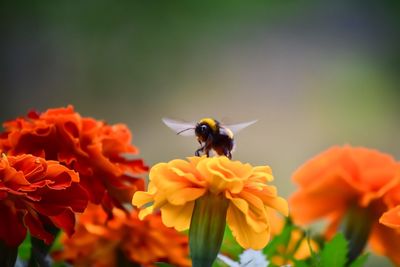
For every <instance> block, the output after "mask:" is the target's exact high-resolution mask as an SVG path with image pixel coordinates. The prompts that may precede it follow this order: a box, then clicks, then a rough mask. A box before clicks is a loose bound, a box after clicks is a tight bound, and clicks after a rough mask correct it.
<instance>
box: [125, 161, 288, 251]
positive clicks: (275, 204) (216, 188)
mask: <svg viewBox="0 0 400 267" xmlns="http://www.w3.org/2000/svg"><path fill="white" fill-rule="evenodd" d="M272 180H273V176H272V172H271V168H270V167H268V166H256V167H253V166H251V165H250V164H244V163H242V162H240V161H232V160H229V159H228V158H227V157H224V156H222V157H211V158H207V157H189V158H188V160H187V161H186V160H180V159H177V160H172V161H170V162H168V163H159V164H157V165H155V166H154V167H153V168H152V169H151V170H150V183H149V186H148V192H140V191H139V192H136V193H135V195H134V197H133V200H132V203H133V205H135V206H138V207H143V206H146V205H147V204H148V203H153V204H152V205H151V206H148V207H146V208H144V209H142V210H141V211H140V213H139V217H140V218H142V219H143V218H144V217H145V216H147V215H148V214H150V213H152V212H153V211H154V210H156V209H160V210H161V216H162V220H163V223H164V224H165V225H166V226H169V227H174V228H175V229H177V230H180V231H181V230H186V229H188V228H189V226H190V224H191V220H192V214H193V218H194V217H195V216H197V215H196V214H197V213H198V212H200V211H199V209H200V208H201V206H202V205H203V204H202V203H206V202H209V203H210V202H211V203H212V204H213V205H214V206H215V207H217V206H218V207H220V212H219V213H218V214H222V215H221V216H223V217H224V218H223V219H224V226H225V215H226V222H227V223H228V226H229V228H230V229H231V230H232V232H233V235H234V237H235V238H236V240H237V242H238V243H239V244H240V245H241V246H242V247H243V248H246V249H247V248H252V249H257V250H258V249H262V248H263V247H264V246H265V245H266V244H267V243H268V241H269V238H270V218H269V215H268V214H269V209H275V210H278V211H279V212H281V213H282V214H284V215H287V214H288V205H287V202H286V200H285V199H283V198H281V197H279V196H278V195H277V190H276V188H275V187H274V186H271V185H268V184H267V182H271V181H272ZM195 203H196V205H197V207H198V208H197V209H195V208H194V207H195ZM218 207H217V208H218ZM204 210H207V209H204ZM204 210H203V211H204ZM207 212H208V211H207ZM200 213H201V212H200ZM218 214H217V213H215V214H214V215H213V216H214V217H218V216H217V215H218ZM203 215H204V216H206V215H207V213H204V212H203ZM211 219H216V218H211ZM192 223H193V222H192ZM213 234H214V233H213ZM191 242H192V241H191ZM192 254H193V253H192ZM192 258H193V255H192Z"/></svg>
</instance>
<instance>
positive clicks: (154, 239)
mask: <svg viewBox="0 0 400 267" xmlns="http://www.w3.org/2000/svg"><path fill="white" fill-rule="evenodd" d="M113 215H114V216H113V218H112V219H111V220H108V221H107V214H106V213H105V212H104V211H103V210H102V209H101V208H99V207H98V206H95V205H89V206H88V208H87V209H86V210H85V212H84V213H83V214H82V215H81V216H80V217H79V222H78V226H77V230H76V233H75V234H74V235H73V236H72V237H71V238H66V237H65V236H63V238H62V243H63V244H64V249H63V251H58V252H56V253H55V254H54V257H55V258H56V259H58V260H67V261H68V262H71V263H73V265H74V266H76V267H86V266H95V267H109V266H117V263H118V261H119V260H121V257H124V258H125V260H129V261H132V262H135V263H138V264H140V265H141V266H144V267H153V266H155V264H154V263H156V262H160V261H161V262H167V263H170V264H173V265H174V266H181V267H186V266H191V264H190V260H189V249H188V238H187V236H185V235H183V234H179V233H178V232H176V231H175V230H174V229H173V228H167V227H166V226H164V224H163V223H162V221H161V217H160V215H155V214H154V215H150V216H147V217H146V219H145V220H143V221H142V220H139V218H138V215H137V211H136V210H132V211H131V212H130V213H126V212H125V211H123V210H120V209H117V208H114V209H113Z"/></svg>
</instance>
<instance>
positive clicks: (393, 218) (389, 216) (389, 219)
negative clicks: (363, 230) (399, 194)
mask: <svg viewBox="0 0 400 267" xmlns="http://www.w3.org/2000/svg"><path fill="white" fill-rule="evenodd" d="M379 222H380V223H382V224H384V225H386V226H388V227H391V228H394V229H400V205H398V206H397V207H395V208H393V209H390V210H388V211H387V212H385V213H384V214H383V215H382V216H381V218H380V219H379Z"/></svg>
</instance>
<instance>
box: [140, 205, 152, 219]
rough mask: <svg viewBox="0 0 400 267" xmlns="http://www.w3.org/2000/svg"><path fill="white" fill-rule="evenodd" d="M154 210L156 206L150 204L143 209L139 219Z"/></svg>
mask: <svg viewBox="0 0 400 267" xmlns="http://www.w3.org/2000/svg"><path fill="white" fill-rule="evenodd" d="M153 211H154V206H149V207H147V208H144V209H141V210H140V211H139V215H138V216H139V219H140V220H143V219H144V218H145V217H146V216H147V215H149V214H151V213H153Z"/></svg>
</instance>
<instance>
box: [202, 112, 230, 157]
mask: <svg viewBox="0 0 400 267" xmlns="http://www.w3.org/2000/svg"><path fill="white" fill-rule="evenodd" d="M194 132H195V135H196V137H197V140H198V141H199V143H200V145H201V147H200V148H199V149H197V150H196V152H195V155H196V156H200V154H201V153H202V152H203V153H204V154H206V155H207V157H208V156H209V155H210V151H211V150H214V151H215V153H217V154H218V155H225V156H227V157H228V158H232V150H233V147H234V141H233V133H232V131H231V130H229V129H228V128H225V127H223V126H221V124H220V123H219V122H218V121H217V120H214V119H211V118H205V119H202V120H200V121H199V122H198V123H197V124H196V127H195V130H194Z"/></svg>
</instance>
